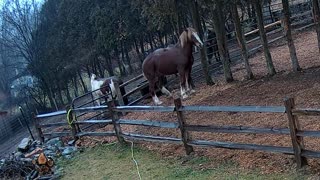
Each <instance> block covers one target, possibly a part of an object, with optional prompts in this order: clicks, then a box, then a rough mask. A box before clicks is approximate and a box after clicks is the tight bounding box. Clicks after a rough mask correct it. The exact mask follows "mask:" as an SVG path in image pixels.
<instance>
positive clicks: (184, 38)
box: [177, 29, 189, 48]
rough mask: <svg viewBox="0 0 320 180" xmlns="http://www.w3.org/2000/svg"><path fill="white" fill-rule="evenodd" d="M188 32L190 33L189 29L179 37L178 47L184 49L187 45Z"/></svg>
mask: <svg viewBox="0 0 320 180" xmlns="http://www.w3.org/2000/svg"><path fill="white" fill-rule="evenodd" d="M188 32H189V29H186V30H184V31H183V32H182V33H181V35H180V36H179V41H178V43H177V44H178V45H179V46H180V47H182V48H183V47H184V46H185V44H186V43H187V42H188V38H189V37H188Z"/></svg>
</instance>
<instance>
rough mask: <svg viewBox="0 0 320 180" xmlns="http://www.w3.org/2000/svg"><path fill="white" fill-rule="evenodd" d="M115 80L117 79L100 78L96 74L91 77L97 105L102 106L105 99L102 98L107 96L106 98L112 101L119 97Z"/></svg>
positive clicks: (93, 94)
mask: <svg viewBox="0 0 320 180" xmlns="http://www.w3.org/2000/svg"><path fill="white" fill-rule="evenodd" d="M114 80H116V78H115V77H109V78H98V77H97V76H96V75H95V74H92V75H91V90H92V96H93V98H94V99H95V100H94V101H95V104H97V105H98V106H100V105H101V103H102V99H104V98H102V97H103V96H106V95H107V96H106V97H105V98H107V100H112V99H114V98H116V97H117V91H116V88H115V85H114V82H113V81H114ZM110 90H111V91H110Z"/></svg>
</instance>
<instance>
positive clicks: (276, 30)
mask: <svg viewBox="0 0 320 180" xmlns="http://www.w3.org/2000/svg"><path fill="white" fill-rule="evenodd" d="M281 31H282V28H278V29H275V30H272V31H270V32H267V33H266V34H267V36H269V35H272V34H275V33H278V32H281ZM257 40H260V36H258V37H255V38H253V39H251V40H249V41H246V44H250V43H252V42H253V41H257Z"/></svg>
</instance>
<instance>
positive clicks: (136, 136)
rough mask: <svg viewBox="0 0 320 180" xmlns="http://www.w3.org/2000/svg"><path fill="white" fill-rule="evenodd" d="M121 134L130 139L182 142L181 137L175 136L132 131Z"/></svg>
mask: <svg viewBox="0 0 320 180" xmlns="http://www.w3.org/2000/svg"><path fill="white" fill-rule="evenodd" d="M121 136H122V137H124V138H126V139H129V140H138V141H150V142H162V143H176V144H181V142H182V140H181V139H179V138H173V137H162V136H150V135H141V134H131V133H123V134H121Z"/></svg>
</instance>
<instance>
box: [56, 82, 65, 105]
mask: <svg viewBox="0 0 320 180" xmlns="http://www.w3.org/2000/svg"><path fill="white" fill-rule="evenodd" d="M57 87H58V91H57V93H58V98H59V101H60V105H62V106H63V105H64V101H63V96H62V89H61V87H60V84H59V83H57Z"/></svg>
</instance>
